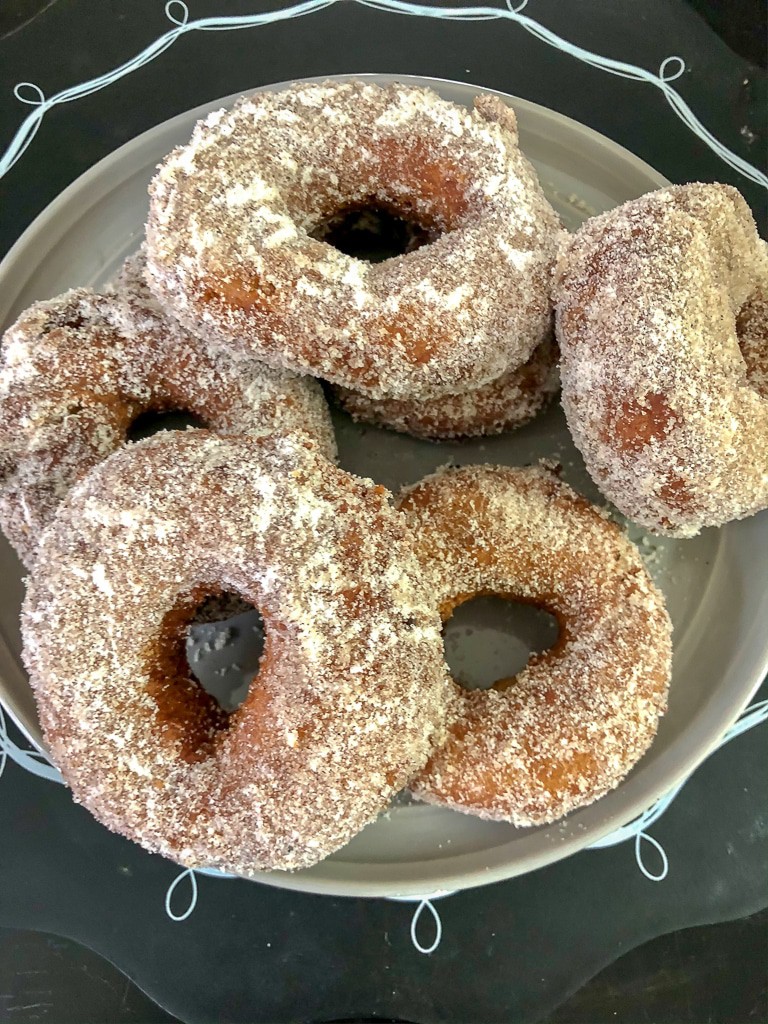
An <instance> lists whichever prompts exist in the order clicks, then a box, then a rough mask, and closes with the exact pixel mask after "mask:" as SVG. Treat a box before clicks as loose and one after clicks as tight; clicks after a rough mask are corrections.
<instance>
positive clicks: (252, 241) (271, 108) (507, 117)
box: [147, 81, 560, 399]
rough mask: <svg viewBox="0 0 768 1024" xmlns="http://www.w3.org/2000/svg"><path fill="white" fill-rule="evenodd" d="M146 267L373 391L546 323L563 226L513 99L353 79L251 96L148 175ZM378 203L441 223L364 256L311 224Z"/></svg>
mask: <svg viewBox="0 0 768 1024" xmlns="http://www.w3.org/2000/svg"><path fill="white" fill-rule="evenodd" d="M150 196H151V203H150V216H149V222H148V225H147V246H148V279H149V283H150V285H151V287H152V289H153V291H154V292H155V293H156V294H157V296H158V298H159V299H160V301H161V302H162V303H163V305H164V306H166V307H167V308H169V309H171V310H172V311H173V312H174V314H175V315H176V316H177V317H178V318H179V319H180V320H181V321H182V322H183V323H184V324H185V325H186V326H187V327H188V328H190V329H191V330H197V331H201V332H202V333H203V334H204V336H205V337H207V338H209V339H211V340H212V341H215V342H217V343H218V344H220V345H222V346H225V347H226V348H227V349H233V348H240V349H243V348H245V349H247V350H249V351H252V352H253V353H255V354H256V355H257V356H258V357H259V358H261V359H264V360H266V361H267V362H270V363H272V364H273V365H281V366H288V367H291V368H293V369H297V370H303V371H309V372H311V373H312V374H314V375H315V376H317V377H322V378H325V379H327V380H329V381H331V382H333V383H335V384H340V385H342V386H344V387H348V388H352V389H353V390H355V391H359V392H363V393H365V394H367V395H369V396H371V397H373V398H394V399H397V398H407V399H412V398H429V397H435V396H437V395H440V394H447V393H451V392H460V391H462V390H467V389H469V388H474V387H479V386H481V385H482V384H486V383H488V382H490V381H492V380H495V379H496V378H498V377H500V376H501V375H502V374H503V373H506V372H507V371H508V370H510V369H512V368H514V367H516V366H519V365H520V364H521V363H523V362H525V360H527V359H528V358H529V357H530V355H531V353H532V352H533V350H534V349H535V348H536V346H537V345H538V344H539V343H540V342H541V341H542V340H543V339H544V338H545V337H546V336H547V334H548V332H549V330H550V326H551V301H550V291H551V284H550V270H551V266H552V263H553V260H554V256H555V254H556V246H557V242H558V237H559V234H560V226H559V220H558V218H557V215H556V214H555V212H554V210H553V209H552V208H551V206H550V205H549V203H548V202H547V200H546V198H545V197H544V193H543V192H542V190H541V187H540V185H539V183H538V180H537V178H536V174H535V172H534V170H533V168H532V167H531V165H530V164H529V163H528V161H527V160H526V159H525V157H524V156H523V155H522V154H521V152H520V149H519V148H518V137H517V124H516V120H515V115H514V113H513V111H512V110H511V109H510V108H508V107H506V106H505V105H504V103H502V102H501V101H500V100H499V99H498V98H496V97H493V96H481V97H479V98H478V99H477V100H476V101H475V109H474V110H473V111H469V110H466V109H465V108H463V107H460V106H456V105H455V104H452V103H449V102H447V101H445V100H443V99H441V98H440V97H439V96H438V95H437V94H436V93H434V92H432V91H431V90H429V89H422V88H417V87H413V86H406V85H392V86H389V87H387V88H381V87H379V86H377V85H373V84H369V83H364V82H359V81H358V82H356V81H348V82H341V83H340V82H325V83H322V84H318V83H306V84H298V85H295V86H292V87H289V88H286V89H284V90H281V91H280V92H265V93H257V94H256V95H254V96H249V97H245V98H243V99H241V100H240V101H239V102H238V103H237V104H236V105H235V107H234V108H233V109H232V110H231V111H227V110H218V111H216V112H214V113H212V114H210V115H209V116H208V117H207V118H206V119H205V120H204V121H201V122H200V123H199V124H198V125H197V127H196V128H195V131H194V134H193V136H192V139H191V141H190V142H189V143H188V144H187V145H185V146H182V147H181V148H179V149H177V150H175V151H174V152H173V153H171V154H170V155H169V156H168V157H167V159H166V160H165V162H164V163H163V164H162V165H161V167H160V170H159V172H158V174H157V175H156V177H155V179H154V181H153V182H152V184H151V186H150ZM371 205H373V206H374V207H376V208H378V209H385V210H387V211H390V212H391V213H394V214H396V215H399V216H401V217H404V218H406V219H408V220H413V221H416V222H417V223H418V224H419V225H420V227H421V228H422V229H423V232H424V233H425V234H426V235H427V236H428V237H430V238H432V239H433V241H432V242H431V244H428V245H424V246H422V247H421V248H418V249H416V250H415V251H412V252H409V253H407V254H405V255H402V256H398V257H395V258H392V259H389V260H386V261H385V262H383V263H379V264H371V263H367V262H365V261H362V260H360V259H356V258H353V257H352V256H348V255H345V254H344V253H342V252H340V251H339V250H338V249H335V248H333V247H332V246H331V245H329V244H327V243H326V242H324V241H322V240H320V239H319V238H316V237H313V235H318V234H322V231H323V228H324V225H326V224H327V222H328V221H329V220H331V219H333V218H334V217H337V216H338V215H339V214H340V213H343V211H344V210H350V209H353V210H360V209H365V208H367V207H370V206H371Z"/></svg>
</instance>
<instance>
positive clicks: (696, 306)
mask: <svg viewBox="0 0 768 1024" xmlns="http://www.w3.org/2000/svg"><path fill="white" fill-rule="evenodd" d="M384 215H386V216H388V217H390V218H394V219H395V220H397V221H398V222H399V224H400V226H401V227H402V229H403V234H404V237H405V238H406V244H405V246H404V248H405V251H404V252H402V253H401V254H399V255H396V256H393V257H391V258H389V259H386V260H384V261H383V262H378V263H374V262H370V261H367V260H365V259H363V258H360V257H359V256H355V255H350V254H349V253H346V252H344V251H342V250H341V249H340V248H338V247H336V246H335V245H334V244H332V243H333V240H334V239H335V238H336V237H338V233H337V228H338V225H339V224H340V223H341V222H342V221H343V222H345V223H346V224H347V225H349V224H350V223H351V224H353V225H354V227H353V229H352V230H353V231H354V230H362V227H361V226H364V225H365V224H366V223H367V222H368V221H370V218H371V217H374V219H375V217H381V216H384ZM366 218H367V219H368V221H367V220H366ZM555 339H556V340H555ZM558 370H559V380H560V381H561V382H562V404H563V407H564V410H565V414H566V417H567V422H568V426H569V429H570V431H571V434H572V436H573V439H574V442H575V444H576V446H577V447H578V449H579V450H580V451H581V453H582V455H583V456H584V460H585V462H586V466H587V469H588V471H589V473H590V474H591V476H592V478H593V479H594V481H595V482H596V484H597V485H598V486H599V488H600V490H601V492H602V494H603V495H604V496H605V498H606V499H608V501H610V502H611V503H612V504H613V505H614V506H615V507H616V509H618V510H619V511H620V512H621V513H623V514H624V515H625V516H626V517H628V519H630V520H632V521H633V522H634V523H636V524H639V525H640V526H642V527H644V528H646V529H648V530H650V531H652V532H655V533H659V534H667V535H670V536H675V537H691V536H693V535H695V534H696V533H697V532H698V531H699V530H700V529H701V528H702V527H708V526H719V525H722V524H724V523H726V522H729V521H731V520H734V519H739V518H743V517H745V516H750V515H753V514H755V513H757V512H759V511H760V510H762V509H765V508H766V507H767V506H768V253H767V252H766V247H765V245H764V243H763V242H761V241H760V239H759V237H758V234H757V230H756V227H755V224H754V222H753V220H752V217H751V215H750V213H749V210H748V208H747V205H746V203H745V202H744V200H743V199H742V198H741V196H740V195H739V194H738V193H737V192H736V191H735V190H734V189H733V188H730V187H726V186H723V185H703V184H694V185H685V186H680V187H670V188H666V189H662V190H661V191H658V192H655V193H652V194H649V195H646V196H643V197H641V198H639V199H636V200H633V201H631V202H629V203H627V204H626V205H624V206H622V207H620V208H618V209H616V210H612V211H610V212H609V213H606V214H603V215H601V216H597V217H594V218H593V219H591V220H588V221H587V222H586V223H585V224H584V225H583V226H582V228H581V229H580V230H579V231H578V232H577V233H576V234H575V235H569V234H568V233H567V232H565V231H564V230H563V229H562V227H561V225H560V222H559V220H558V217H557V215H556V213H555V212H554V210H553V209H552V207H551V206H550V205H549V203H548V201H547V199H546V198H545V195H544V193H543V191H542V188H541V186H540V184H539V182H538V180H537V177H536V174H535V172H534V170H533V168H532V167H531V165H530V164H529V163H528V161H527V160H526V159H525V157H524V156H523V154H522V153H521V151H520V149H519V145H518V133H517V125H516V120H515V115H514V112H513V111H512V110H511V109H510V108H509V107H508V106H506V105H505V104H503V103H502V102H501V101H500V100H499V99H498V98H496V97H493V96H481V97H479V98H478V99H477V100H476V102H475V106H474V109H473V110H467V109H464V108H461V107H457V106H455V105H453V104H451V103H448V102H446V101H445V100H443V99H441V98H440V97H438V96H437V95H436V94H435V93H433V92H431V91H429V90H427V89H423V88H414V87H408V86H404V85H394V86H391V87H388V88H380V87H378V86H375V85H372V84H365V83H361V82H344V83H341V84H340V83H333V82H328V83H324V84H299V85H296V86H293V87H290V88H287V89H285V90H283V91H280V92H268V93H261V94H257V95H255V96H250V97H246V98H243V99H242V100H240V101H239V102H238V103H237V104H236V105H235V106H234V108H232V109H231V110H219V111H216V112H215V113H213V114H211V115H210V116H209V117H207V118H206V119H205V120H204V121H201V122H200V123H198V125H197V126H196V128H195V130H194V133H193V135H192V138H191V140H190V142H189V143H188V144H187V145H184V146H181V147H180V148H178V149H176V150H175V151H174V152H172V153H171V154H170V155H169V156H168V157H167V158H166V159H165V161H164V162H163V163H162V164H161V166H160V167H159V169H158V171H157V174H156V175H155V177H154V180H153V181H152V183H151V186H150V212H149V220H148V223H147V226H146V236H145V239H144V240H143V243H142V247H141V249H140V250H139V251H138V252H137V253H135V254H134V255H133V256H131V257H130V258H129V259H128V260H127V262H126V263H125V265H124V267H123V268H122V270H121V271H120V273H119V275H118V277H117V279H116V280H115V281H114V282H113V284H112V285H111V286H110V288H108V289H105V290H103V291H101V292H94V291H92V290H90V289H86V288H79V289H75V290H73V291H69V292H67V293H66V294H64V295H61V296H59V297H57V298H54V299H51V300H49V301H44V302H38V303H36V304H35V305H33V306H32V307H31V308H29V309H28V310H26V311H25V312H24V313H22V315H21V316H20V318H19V319H18V320H17V322H16V323H15V324H13V325H12V326H11V327H10V328H9V329H8V330H7V332H6V334H5V336H4V340H3V345H2V356H1V363H0V519H1V521H2V526H3V529H4V531H5V533H6V534H7V536H8V538H9V539H10V541H11V543H12V544H13V545H14V547H15V548H16V550H17V551H18V553H19V556H20V557H21V559H22V560H23V562H24V564H25V566H26V568H27V570H28V572H29V578H28V581H27V593H26V598H25V602H24V606H23V611H22V634H23V642H24V650H23V657H24V661H25V664H26V666H27V669H28V671H29V675H30V679H31V683H32V686H33V689H34V691H35V695H36V699H37V703H38V708H39V715H40V721H41V724H42V727H43V730H44V735H45V740H46V744H47V747H48V750H49V752H50V754H51V757H52V758H53V760H54V761H55V763H56V764H57V765H58V767H59V768H60V770H61V771H62V773H63V775H64V777H65V779H66V781H67V782H68V784H69V786H70V787H71V790H72V793H73V795H74V798H75V799H76V800H77V801H79V802H81V803H82V804H84V805H85V806H86V807H87V808H88V809H89V810H90V811H91V812H92V813H93V814H94V815H95V816H96V817H97V818H98V819H99V820H100V821H101V822H103V823H104V824H105V825H106V826H108V827H109V828H111V829H113V830H115V831H117V832H119V833H121V834H123V835H125V836H128V837H130V838H131V839H133V840H135V841H137V842H139V843H141V844H142V845H143V846H144V847H146V848H147V849H149V850H151V851H156V852H160V853H162V854H164V855H166V856H168V857H170V858H172V859H174V860H176V861H178V862H180V863H182V864H185V865H188V866H191V867H215V868H219V869H222V870H224V871H228V872H233V873H236V874H240V875H244V876H248V875H253V874H254V873H256V872H258V871H261V870H265V869H287V870H292V869H298V868H304V867H307V866H309V865H311V864H313V863H316V862H317V861H319V860H321V859H322V858H324V857H326V856H328V855H329V854H331V853H333V852H334V851H335V850H338V849H339V848H340V847H342V846H343V845H344V844H345V843H346V842H348V841H349V840H350V839H351V838H352V837H353V836H354V835H355V834H356V833H357V832H359V831H360V830H361V829H362V828H363V827H364V826H365V825H366V824H367V823H369V822H371V821H373V820H374V819H375V818H376V817H377V816H378V815H379V814H380V813H381V812H382V811H384V810H386V808H387V807H388V806H389V805H390V803H391V801H392V799H393V798H394V797H395V795H396V794H397V793H398V792H399V791H401V790H403V789H406V788H409V789H410V791H411V792H412V794H413V795H414V796H415V797H416V798H418V799H419V800H422V801H427V802H429V803H433V804H439V805H442V806H446V807H449V808H453V809H455V810H457V811H463V812H466V813H471V814H475V815H479V816H480V817H483V818H487V819H493V820H501V821H508V822H511V823H513V824H514V825H516V826H519V827H525V826H533V825H540V824H544V823H547V822H552V821H554V820H556V819H558V818H560V817H562V816H563V815H565V814H567V813H569V812H571V811H573V810H574V809H576V808H579V807H582V806H584V805H586V804H588V803H590V802H591V801H593V800H595V799H597V798H598V797H600V796H602V795H603V794H605V793H606V792H608V791H609V790H610V789H612V788H614V787H615V786H617V785H618V784H619V782H620V781H621V779H622V778H623V777H624V776H625V775H626V773H627V772H628V771H629V770H630V769H631V768H632V766H633V765H634V764H635V763H636V762H637V761H638V759H639V758H640V757H641V756H642V755H643V753H644V752H645V751H646V750H647V748H648V747H649V745H650V744H651V742H652V740H653V738H654V735H655V733H656V729H657V725H658V721H659V718H660V716H661V715H662V714H663V713H664V710H665V707H666V700H667V691H668V686H669V680H670V666H671V624H670V619H669V616H668V614H667V611H666V609H665V604H664V599H663V596H662V594H661V593H660V591H659V590H658V589H657V587H656V586H655V584H654V583H653V581H652V580H651V578H650V576H649V574H648V572H647V570H646V568H645V565H644V563H643V561H642V559H641V558H640V555H639V553H638V550H637V548H636V547H635V546H634V545H633V544H632V543H631V542H630V541H629V539H628V538H627V536H626V535H625V533H624V532H623V531H622V530H621V529H620V528H619V526H618V525H616V523H615V522H614V519H612V518H611V516H610V515H609V513H608V512H607V511H606V509H605V508H598V507H596V506H594V505H592V504H590V502H588V501H587V500H586V499H585V498H583V497H581V496H580V495H578V494H576V493H575V492H574V491H573V490H572V489H571V488H570V487H569V486H567V485H566V484H565V483H564V482H562V481H561V479H560V478H559V476H558V471H557V467H556V466H554V465H550V464H537V465H532V466H527V467H508V466H491V465H470V466H466V467H464V468H461V469H456V468H453V469H451V468H446V469H442V470H440V471H438V472H436V473H434V474H432V475H431V476H429V477H427V478H426V479H424V480H422V481H421V482H418V483H416V484H415V485H412V486H410V487H408V488H406V489H405V490H404V491H403V492H402V493H401V494H399V495H397V496H393V495H392V494H390V493H389V492H388V491H387V490H386V488H384V487H383V486H381V485H379V484H377V483H375V482H374V481H372V480H368V479H361V478H359V477H356V476H354V475H352V474H350V473H348V472H346V471H344V470H343V469H341V468H339V466H338V465H337V453H336V446H335V440H334V433H333V428H332V424H331V418H330V414H329V409H328V404H327V401H326V394H328V395H331V396H332V400H333V401H335V402H336V403H338V404H339V405H340V406H341V407H343V408H344V409H346V410H347V411H348V412H349V413H350V414H351V415H352V416H353V417H354V418H355V419H358V420H361V421H364V422H366V423H373V424H377V425H379V426H381V427H384V428H389V429H392V430H397V431H401V432H406V433H409V434H412V435H415V436H416V437H420V438H428V439H431V440H437V441H439V440H440V439H446V438H453V439H456V438H465V437H472V436H482V435H486V434H494V433H501V432H504V431H508V430H512V429H514V428H516V427H519V426H520V425H522V424H523V423H525V422H527V421H528V420H530V419H531V418H532V417H533V416H534V415H536V414H537V413H538V412H539V411H540V410H541V409H542V408H543V407H544V406H545V405H546V404H547V403H548V402H549V401H551V400H552V398H553V396H554V395H555V394H556V393H557V392H558V390H559V387H560V383H559V380H558ZM320 381H323V382H325V383H324V385H322V386H321V383H320ZM170 409H173V410H183V411H185V412H186V413H188V414H189V415H190V416H191V417H194V422H195V423H196V424H197V425H196V426H194V427H192V428H191V429H186V430H176V431H165V432H162V433H157V434H155V435H154V436H150V437H147V438H144V439H142V440H138V441H133V440H131V429H132V426H133V425H134V424H135V423H136V421H137V420H138V419H139V418H140V417H142V416H144V415H145V414H146V413H148V412H151V411H154V412H158V411H162V410H170ZM225 594H236V595H238V596H239V597H241V598H242V599H243V600H244V601H246V602H248V603H249V604H251V605H253V606H254V607H255V608H257V609H258V610H259V612H260V614H261V616H262V619H263V622H264V626H265V644H264V651H263V654H262V656H261V660H260V663H259V669H258V673H257V675H256V676H255V678H254V680H253V683H252V685H251V686H250V688H249V691H248V694H247V697H246V698H245V700H244V702H243V703H242V705H241V706H240V707H239V708H237V709H236V710H235V711H233V712H231V713H227V712H226V711H224V710H223V709H222V707H221V706H220V705H219V703H218V702H217V701H216V700H215V699H214V697H212V696H210V695H209V694H208V693H207V692H206V691H205V689H203V687H202V686H201V685H200V684H199V683H198V681H197V680H196V678H195V677H194V675H193V673H192V671H191V669H190V666H189V664H188V662H187V659H186V655H185V642H186V638H187V635H188V628H189V624H190V622H191V621H192V619H193V617H194V615H195V611H196V609H197V608H199V607H200V605H201V603H202V602H204V601H206V600H209V599H216V598H217V596H220V595H225ZM488 594H491V595H497V596H500V597H504V598H508V599H511V600H516V601H523V602H528V603H531V604H534V605H537V606H540V607H542V608H544V609H546V610H547V611H549V612H550V613H551V614H553V615H554V616H555V617H556V619H557V622H558V625H559V636H558V639H557V641H556V643H555V644H554V646H553V647H551V648H550V649H549V650H547V651H545V652H543V653H539V654H534V655H532V656H531V658H530V660H529V661H528V663H527V665H526V666H525V668H524V669H523V670H522V671H521V672H520V673H518V674H517V675H516V676H515V677H514V678H511V679H504V680H500V681H499V682H497V683H496V684H495V685H494V686H492V687H491V688H490V689H487V690H473V691H470V690H467V689H464V688H462V687H461V686H459V685H458V684H457V683H456V682H454V680H453V679H452V678H451V674H450V672H449V670H448V668H447V666H446V663H445V659H444V652H443V642H442V632H441V631H442V628H443V624H444V623H445V622H446V620H447V619H449V618H450V616H451V615H452V614H453V612H454V610H455V609H456V608H457V607H458V606H459V605H461V604H462V603H463V602H465V601H468V600H470V599H472V598H473V597H475V596H478V595H488Z"/></svg>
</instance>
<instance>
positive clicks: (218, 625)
mask: <svg viewBox="0 0 768 1024" xmlns="http://www.w3.org/2000/svg"><path fill="white" fill-rule="evenodd" d="M265 639H266V633H265V628H264V621H263V619H262V617H261V614H260V613H259V611H258V610H257V609H256V608H255V607H254V605H253V604H251V603H250V602H248V601H247V600H245V599H244V598H243V597H241V596H240V595H239V594H234V593H229V592H223V591H219V590H215V589H213V590H211V589H209V588H202V587H201V588H200V590H199V591H198V592H197V593H196V594H194V595H192V597H191V598H190V599H189V600H188V601H183V602H180V604H179V605H178V606H177V607H176V608H174V609H172V610H171V611H170V612H169V613H168V614H167V615H166V617H165V622H164V625H163V630H162V637H161V646H160V650H159V651H158V652H157V653H156V657H155V662H156V673H155V676H154V678H153V680H152V683H151V685H150V693H151V695H152V697H153V698H154V700H155V702H156V704H157V712H158V720H159V724H160V727H161V729H163V730H164V731H165V730H167V732H168V734H169V736H170V737H171V738H173V739H176V740H180V741H181V746H182V756H183V757H184V759H185V760H187V761H199V760H202V759H204V758H206V757H207V756H208V755H209V754H210V753H211V752H212V750H213V745H214V742H215V739H216V735H217V734H218V733H220V732H222V731H223V730H225V729H226V728H227V725H228V723H229V717H230V715H231V714H233V712H235V711H236V710H237V709H238V708H239V707H240V705H241V704H242V703H243V702H244V701H245V699H246V697H247V696H248V692H249V690H250V688H251V686H252V685H253V683H254V680H255V679H256V678H257V677H258V675H259V668H260V662H261V657H262V654H263V652H264V645H265Z"/></svg>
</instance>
